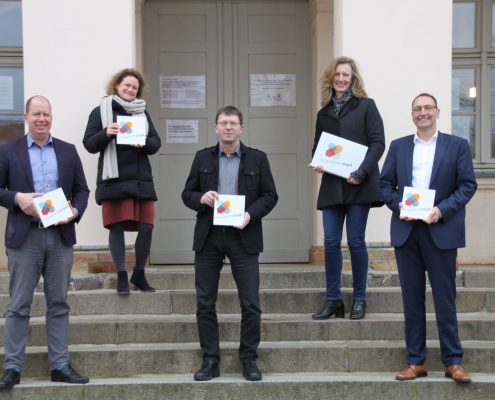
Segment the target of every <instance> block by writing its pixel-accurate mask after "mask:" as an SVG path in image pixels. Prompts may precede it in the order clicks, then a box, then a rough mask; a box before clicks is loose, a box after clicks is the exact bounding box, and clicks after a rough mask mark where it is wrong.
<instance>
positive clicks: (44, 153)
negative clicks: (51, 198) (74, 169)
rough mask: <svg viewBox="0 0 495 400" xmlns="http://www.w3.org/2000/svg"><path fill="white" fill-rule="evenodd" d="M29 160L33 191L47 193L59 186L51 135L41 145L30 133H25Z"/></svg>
mask: <svg viewBox="0 0 495 400" xmlns="http://www.w3.org/2000/svg"><path fill="white" fill-rule="evenodd" d="M27 145H28V151H29V161H30V162H31V171H32V173H33V183H34V191H35V192H37V193H42V194H45V193H48V192H51V191H52V190H55V189H57V188H58V187H59V184H58V164H57V155H56V154H55V149H54V148H53V141H52V136H51V135H50V138H49V139H48V142H46V143H45V144H44V145H43V146H39V145H38V144H36V142H35V141H34V140H33V138H32V137H31V135H29V134H28V135H27Z"/></svg>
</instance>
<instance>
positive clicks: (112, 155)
mask: <svg viewBox="0 0 495 400" xmlns="http://www.w3.org/2000/svg"><path fill="white" fill-rule="evenodd" d="M112 100H115V101H116V102H117V103H119V104H120V105H121V106H122V107H123V108H124V110H125V111H126V112H128V113H129V114H132V116H135V117H145V121H146V127H145V130H146V131H145V134H146V136H148V129H149V126H148V120H147V118H146V115H145V114H144V110H145V109H146V101H144V100H143V99H134V100H133V101H132V102H128V101H125V100H122V99H121V98H120V97H119V96H115V95H110V96H105V97H103V99H102V100H101V103H100V115H101V124H102V126H103V129H105V128H106V127H107V126H108V124H109V123H112V122H113V109H112ZM118 177H119V167H118V163H117V146H116V142H115V139H112V140H111V141H110V143H108V144H107V147H105V151H104V153H103V170H102V174H101V179H102V180H107V179H113V178H118Z"/></svg>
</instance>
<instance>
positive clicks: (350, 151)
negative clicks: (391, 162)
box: [310, 132, 368, 179]
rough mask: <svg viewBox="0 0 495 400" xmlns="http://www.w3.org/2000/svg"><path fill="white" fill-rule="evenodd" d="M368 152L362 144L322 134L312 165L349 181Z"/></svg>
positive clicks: (325, 133)
mask: <svg viewBox="0 0 495 400" xmlns="http://www.w3.org/2000/svg"><path fill="white" fill-rule="evenodd" d="M367 151H368V147H366V146H363V145H362V144H359V143H356V142H352V141H350V140H347V139H343V138H341V137H339V136H336V135H332V134H331V133H327V132H322V133H321V136H320V140H319V142H318V145H317V146H316V150H315V154H314V156H313V159H312V160H311V164H310V165H311V166H312V167H318V166H321V167H323V169H324V170H325V172H328V173H329V174H333V175H337V176H340V177H342V178H346V179H347V178H348V177H349V175H350V174H351V172H354V171H356V170H357V169H358V168H359V167H360V165H361V163H362V162H363V160H364V157H365V156H366V152H367Z"/></svg>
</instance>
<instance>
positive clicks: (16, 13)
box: [0, 0, 24, 144]
mask: <svg viewBox="0 0 495 400" xmlns="http://www.w3.org/2000/svg"><path fill="white" fill-rule="evenodd" d="M23 110H24V77H23V68H22V9H21V1H20V0H19V1H1V2H0V144H2V143H6V142H8V141H11V140H13V139H16V138H18V137H21V136H22V135H24V118H23Z"/></svg>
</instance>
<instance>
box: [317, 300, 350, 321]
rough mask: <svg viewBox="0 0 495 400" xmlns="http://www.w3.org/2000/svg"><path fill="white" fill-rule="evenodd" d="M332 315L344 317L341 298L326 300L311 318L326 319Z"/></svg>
mask: <svg viewBox="0 0 495 400" xmlns="http://www.w3.org/2000/svg"><path fill="white" fill-rule="evenodd" d="M332 315H335V318H344V302H343V301H342V300H327V301H326V303H325V305H324V306H323V308H322V309H321V311H320V312H319V313H317V314H313V315H312V316H311V318H313V319H328V318H330V317H331V316H332Z"/></svg>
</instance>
